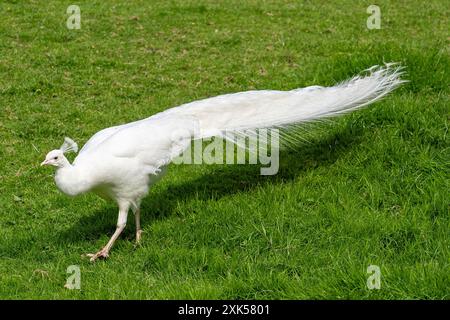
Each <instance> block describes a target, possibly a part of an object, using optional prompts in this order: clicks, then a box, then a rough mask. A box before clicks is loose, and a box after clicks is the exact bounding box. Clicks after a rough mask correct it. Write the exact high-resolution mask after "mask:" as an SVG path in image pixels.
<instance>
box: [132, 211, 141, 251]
mask: <svg viewBox="0 0 450 320" xmlns="http://www.w3.org/2000/svg"><path fill="white" fill-rule="evenodd" d="M134 218H135V220H136V244H139V243H140V242H141V234H142V229H141V209H140V208H137V209H136V211H135V212H134Z"/></svg>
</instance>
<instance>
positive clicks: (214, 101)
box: [165, 63, 405, 139]
mask: <svg viewBox="0 0 450 320" xmlns="http://www.w3.org/2000/svg"><path fill="white" fill-rule="evenodd" d="M365 71H366V73H367V74H366V75H358V76H355V77H354V78H352V79H350V80H347V81H344V82H342V83H339V84H337V85H335V86H333V87H320V86H312V87H307V88H302V89H295V90H291V91H275V90H260V91H247V92H240V93H234V94H226V95H221V96H217V97H214V98H208V99H204V100H199V101H195V102H192V103H188V104H184V105H182V106H179V107H177V108H172V109H169V110H167V111H166V112H165V113H167V114H175V115H189V116H193V117H195V118H197V119H198V120H199V123H200V133H199V136H198V137H196V138H206V137H211V136H222V137H224V138H225V139H228V137H227V135H228V134H229V133H230V132H231V133H233V132H234V133H236V134H242V133H243V132H249V130H250V132H253V131H254V130H255V129H260V128H288V127H289V126H292V125H296V124H303V123H310V122H315V121H322V120H325V119H327V118H331V117H335V116H339V115H342V114H345V113H348V112H351V111H354V110H357V109H360V108H363V107H365V106H367V105H369V104H371V103H374V102H375V101H377V100H379V99H381V98H383V97H384V96H386V95H387V94H388V93H390V92H391V91H393V90H394V89H395V88H397V87H398V86H399V85H400V84H402V83H403V82H405V80H402V79H401V78H400V76H401V75H402V74H403V73H404V72H403V68H402V67H401V66H400V65H398V64H395V63H389V64H386V65H384V66H373V67H371V68H369V69H367V70H365ZM283 136H285V135H282V137H283ZM297 138H298V137H295V136H290V137H289V136H286V139H297Z"/></svg>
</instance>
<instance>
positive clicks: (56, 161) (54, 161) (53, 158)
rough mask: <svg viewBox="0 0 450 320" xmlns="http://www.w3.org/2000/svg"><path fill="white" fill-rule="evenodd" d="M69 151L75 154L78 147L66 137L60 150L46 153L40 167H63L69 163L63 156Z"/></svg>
mask: <svg viewBox="0 0 450 320" xmlns="http://www.w3.org/2000/svg"><path fill="white" fill-rule="evenodd" d="M70 151H73V152H77V151H78V145H77V144H76V142H75V141H73V140H72V139H70V138H67V137H66V138H64V143H63V144H62V146H61V148H59V149H55V150H52V151H50V152H49V153H47V155H46V156H45V160H44V161H43V162H42V163H41V166H44V165H49V166H54V167H58V168H62V167H64V166H65V165H66V164H68V163H69V161H68V160H67V158H66V157H65V156H64V153H66V152H70Z"/></svg>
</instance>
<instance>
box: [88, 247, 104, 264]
mask: <svg viewBox="0 0 450 320" xmlns="http://www.w3.org/2000/svg"><path fill="white" fill-rule="evenodd" d="M86 257H88V258H90V259H89V260H90V261H91V262H94V261H95V260H97V259H99V258H102V259H106V258H108V257H109V254H108V251H106V250H103V249H102V250H100V251H99V252H97V253H87V254H86Z"/></svg>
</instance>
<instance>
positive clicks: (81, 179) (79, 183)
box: [55, 161, 90, 196]
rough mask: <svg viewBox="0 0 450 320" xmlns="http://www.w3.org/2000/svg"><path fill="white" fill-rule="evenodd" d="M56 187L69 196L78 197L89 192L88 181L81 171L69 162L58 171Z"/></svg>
mask: <svg viewBox="0 0 450 320" xmlns="http://www.w3.org/2000/svg"><path fill="white" fill-rule="evenodd" d="M55 182H56V186H57V187H58V189H59V190H61V191H62V192H64V193H65V194H67V195H69V196H76V195H78V194H81V193H84V192H86V191H88V190H89V187H90V184H89V182H88V179H86V177H85V175H84V174H83V173H82V171H81V170H78V168H77V167H76V166H73V165H72V164H70V163H69V161H67V163H64V165H63V166H61V167H59V168H57V169H56V174H55Z"/></svg>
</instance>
